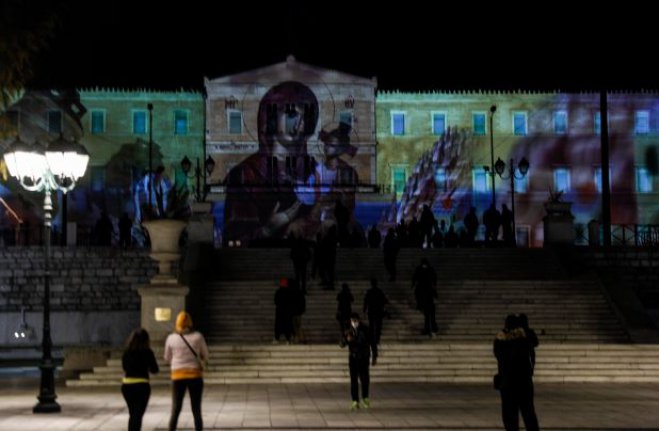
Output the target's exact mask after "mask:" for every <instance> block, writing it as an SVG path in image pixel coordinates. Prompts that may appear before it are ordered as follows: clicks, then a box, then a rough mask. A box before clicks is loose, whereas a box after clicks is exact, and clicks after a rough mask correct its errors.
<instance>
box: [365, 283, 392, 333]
mask: <svg viewBox="0 0 659 431" xmlns="http://www.w3.org/2000/svg"><path fill="white" fill-rule="evenodd" d="M387 304H389V300H388V299H387V296H386V295H385V294H384V292H383V291H382V289H380V288H379V287H378V281H377V280H376V279H375V278H372V279H371V288H370V289H368V290H367V291H366V295H365V296H364V313H365V314H366V315H368V324H369V326H370V327H371V331H372V332H371V335H372V336H373V342H374V343H375V344H380V336H381V335H382V318H383V317H384V311H385V308H386V306H387Z"/></svg>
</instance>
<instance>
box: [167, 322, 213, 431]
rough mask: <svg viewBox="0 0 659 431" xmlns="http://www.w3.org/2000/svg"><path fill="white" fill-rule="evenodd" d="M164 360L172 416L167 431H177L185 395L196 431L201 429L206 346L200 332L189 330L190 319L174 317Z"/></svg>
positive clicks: (206, 356)
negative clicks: (187, 394) (169, 379)
mask: <svg viewBox="0 0 659 431" xmlns="http://www.w3.org/2000/svg"><path fill="white" fill-rule="evenodd" d="M165 360H166V361H167V362H169V364H170V367H171V370H172V371H171V372H172V413H171V416H170V418H169V431H176V426H177V424H178V417H179V414H180V413H181V408H182V407H183V398H184V397H185V391H186V390H187V391H189V392H190V406H191V407H192V416H193V417H194V428H195V431H202V430H203V428H204V424H203V420H202V416H201V396H202V393H203V391H204V379H203V368H204V364H205V363H206V361H208V346H207V345H206V340H204V336H203V335H201V333H200V332H197V331H193V330H192V317H190V315H189V314H188V313H186V312H185V311H181V312H180V313H179V314H178V316H177V317H176V330H175V331H174V332H173V333H171V334H169V336H167V340H166V341H165Z"/></svg>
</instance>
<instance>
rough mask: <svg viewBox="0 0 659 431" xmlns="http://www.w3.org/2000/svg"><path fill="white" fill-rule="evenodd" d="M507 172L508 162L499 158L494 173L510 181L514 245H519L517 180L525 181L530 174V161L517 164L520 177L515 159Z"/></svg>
mask: <svg viewBox="0 0 659 431" xmlns="http://www.w3.org/2000/svg"><path fill="white" fill-rule="evenodd" d="M505 170H506V162H504V161H503V160H501V158H500V157H499V158H497V162H496V163H495V164H494V171H495V172H496V173H497V175H499V177H501V179H502V180H507V179H510V193H511V199H510V200H511V212H512V213H513V245H517V231H516V230H515V180H521V179H523V178H524V177H525V176H526V174H527V173H528V172H529V161H528V160H526V158H525V157H522V160H520V161H519V163H518V164H517V171H519V175H518V174H517V173H516V172H515V159H510V165H508V175H505V174H504V171H505Z"/></svg>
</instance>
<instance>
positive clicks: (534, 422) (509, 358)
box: [494, 314, 539, 431]
mask: <svg viewBox="0 0 659 431" xmlns="http://www.w3.org/2000/svg"><path fill="white" fill-rule="evenodd" d="M531 350H532V348H531V344H530V343H529V339H528V336H527V333H526V331H525V330H524V328H522V327H520V326H519V319H518V318H517V317H516V316H514V315H512V314H511V315H509V316H508V317H506V323H505V325H504V328H503V330H502V331H500V332H499V333H498V334H497V336H496V338H495V340H494V356H495V357H496V358H497V366H498V382H499V383H498V389H499V392H500V394H501V416H502V419H503V425H504V427H505V429H506V431H517V430H519V413H520V412H521V414H522V418H523V419H524V426H525V427H526V429H527V430H528V431H537V430H539V427H538V418H537V416H536V414H535V407H534V405H533V365H532V361H531Z"/></svg>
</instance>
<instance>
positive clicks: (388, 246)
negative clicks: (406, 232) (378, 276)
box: [382, 228, 400, 281]
mask: <svg viewBox="0 0 659 431" xmlns="http://www.w3.org/2000/svg"><path fill="white" fill-rule="evenodd" d="M399 250H400V243H399V242H398V239H397V238H396V234H395V233H394V230H393V228H389V230H388V231H387V235H386V236H385V237H384V244H383V245H382V251H383V253H384V267H385V268H386V269H387V272H388V273H389V281H394V280H396V257H397V256H398V251H399Z"/></svg>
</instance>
